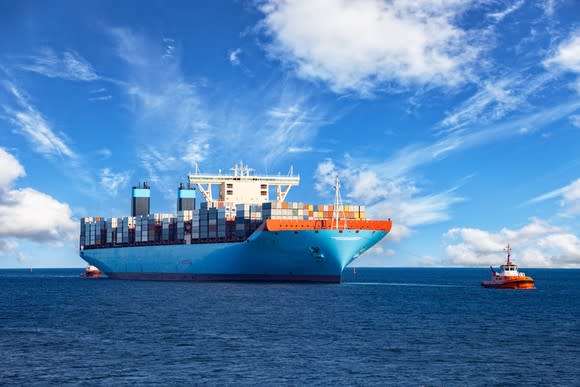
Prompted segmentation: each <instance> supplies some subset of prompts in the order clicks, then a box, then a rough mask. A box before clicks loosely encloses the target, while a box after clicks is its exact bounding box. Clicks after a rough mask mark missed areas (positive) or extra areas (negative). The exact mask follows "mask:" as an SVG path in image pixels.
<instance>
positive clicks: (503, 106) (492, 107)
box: [439, 72, 556, 133]
mask: <svg viewBox="0 0 580 387" xmlns="http://www.w3.org/2000/svg"><path fill="white" fill-rule="evenodd" d="M555 77H556V74H554V73H550V72H548V73H544V74H541V75H538V76H536V77H534V78H532V79H523V78H521V76H519V75H516V76H511V77H505V78H501V79H495V80H493V81H485V82H483V83H482V84H481V85H480V87H479V90H478V91H477V92H476V93H475V94H474V95H473V96H471V97H470V98H468V99H467V100H466V101H464V102H463V103H461V104H460V105H459V106H458V107H456V108H455V109H454V110H453V111H452V112H451V113H450V114H448V115H447V117H445V119H444V120H443V121H441V123H440V124H439V126H440V127H442V128H444V129H443V130H442V132H443V133H452V132H461V131H465V130H467V129H471V130H473V129H474V126H476V127H481V126H482V125H487V124H489V123H491V122H493V121H496V120H499V119H501V118H504V117H505V116H506V115H507V114H508V113H512V112H514V111H515V110H516V109H519V108H521V107H522V106H527V104H528V99H529V98H530V97H531V96H532V95H534V94H535V93H537V92H538V91H540V90H542V89H543V88H544V87H545V86H546V85H547V84H548V83H549V82H551V81H552V80H553V79H554V78H555Z"/></svg>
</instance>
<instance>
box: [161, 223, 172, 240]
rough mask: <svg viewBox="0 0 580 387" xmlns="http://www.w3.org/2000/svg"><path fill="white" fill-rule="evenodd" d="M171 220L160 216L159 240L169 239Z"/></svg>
mask: <svg viewBox="0 0 580 387" xmlns="http://www.w3.org/2000/svg"><path fill="white" fill-rule="evenodd" d="M170 222H171V219H170V218H162V219H161V240H162V241H168V240H169V223H170Z"/></svg>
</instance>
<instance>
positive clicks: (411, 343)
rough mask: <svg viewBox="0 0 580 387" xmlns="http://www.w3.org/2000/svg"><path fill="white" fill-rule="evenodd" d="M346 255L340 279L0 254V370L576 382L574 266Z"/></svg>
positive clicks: (179, 377) (295, 381)
mask: <svg viewBox="0 0 580 387" xmlns="http://www.w3.org/2000/svg"><path fill="white" fill-rule="evenodd" d="M525 271H526V273H528V274H530V275H532V276H533V277H534V278H535V279H536V286H537V289H536V290H519V291H518V290H493V289H484V288H482V287H481V286H480V285H479V282H480V281H481V280H483V279H488V277H489V270H485V269H357V270H356V274H354V273H352V271H345V272H344V273H343V277H344V282H343V283H342V284H340V285H312V284H307V285H305V284H263V283H228V282H224V283H195V282H141V281H120V280H109V279H105V278H101V279H90V278H81V277H79V274H80V273H81V272H82V269H65V270H63V269H54V270H40V269H34V270H32V272H30V271H28V270H26V271H25V270H0V295H1V297H0V384H2V385H4V384H22V385H31V384H38V385H47V384H58V385H62V384H82V385H93V384H98V385H111V384H115V385H124V384H137V385H141V384H155V385H168V384H180V385H196V384H204V385H205V384H208V385H256V384H259V385H409V386H494V385H497V386H527V385H534V386H554V385H561V386H578V385H580V322H579V321H580V270H539V269H536V270H533V269H528V270H525Z"/></svg>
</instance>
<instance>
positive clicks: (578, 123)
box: [569, 89, 580, 128]
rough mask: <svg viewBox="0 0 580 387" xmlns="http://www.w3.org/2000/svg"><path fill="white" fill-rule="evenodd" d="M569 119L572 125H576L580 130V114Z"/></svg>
mask: <svg viewBox="0 0 580 387" xmlns="http://www.w3.org/2000/svg"><path fill="white" fill-rule="evenodd" d="M579 90H580V89H579ZM569 119H570V123H571V124H572V125H574V126H575V127H577V128H580V114H574V115H571V116H570V118H569Z"/></svg>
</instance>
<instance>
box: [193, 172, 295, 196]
mask: <svg viewBox="0 0 580 387" xmlns="http://www.w3.org/2000/svg"><path fill="white" fill-rule="evenodd" d="M230 170H231V171H232V172H233V173H232V174H231V175H223V174H221V173H220V174H217V175H211V174H202V173H200V172H199V169H198V168H197V167H196V171H195V173H193V174H189V176H188V178H189V183H190V184H195V185H196V186H197V189H198V190H199V192H200V193H201V195H202V196H203V198H204V199H205V200H206V201H207V202H208V203H213V202H215V201H222V202H226V203H233V204H241V203H244V204H262V203H264V202H268V201H270V197H269V196H270V187H275V188H276V201H279V202H283V201H284V200H286V196H287V195H288V193H289V192H290V189H291V188H292V187H293V186H297V185H299V184H300V176H294V173H293V170H292V169H291V171H290V174H289V175H288V176H270V175H255V174H254V169H252V168H250V167H248V165H247V164H244V163H243V162H240V163H236V164H235V165H234V167H233V168H231V169H230ZM213 186H217V189H218V198H217V199H215V198H214V196H213V190H212V187H213Z"/></svg>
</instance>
